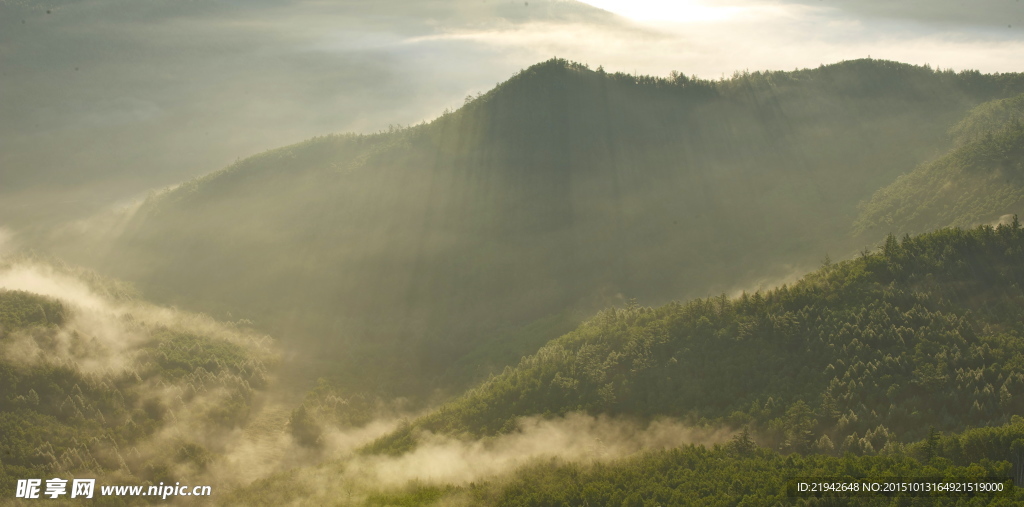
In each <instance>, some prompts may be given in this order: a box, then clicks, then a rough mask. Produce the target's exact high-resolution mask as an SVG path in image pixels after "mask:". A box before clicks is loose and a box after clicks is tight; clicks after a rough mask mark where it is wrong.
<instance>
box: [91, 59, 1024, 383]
mask: <svg viewBox="0 0 1024 507" xmlns="http://www.w3.org/2000/svg"><path fill="white" fill-rule="evenodd" d="M1022 89H1024V81H1022V79H1021V77H1020V76H1018V75H1015V74H1006V75H982V74H980V73H977V72H962V73H954V72H950V71H942V72H939V71H935V70H932V69H930V68H927V67H916V66H911V65H904V64H899V63H894V62H888V61H879V60H857V61H850V62H843V63H839V64H835V65H829V66H822V67H820V68H817V69H808V70H799V71H793V72H757V73H743V74H737V75H736V76H734V77H733V78H731V79H723V80H720V81H704V80H699V79H693V78H688V77H686V76H685V75H681V74H678V73H677V74H674V75H673V76H672V77H670V78H654V77H649V76H633V75H627V74H623V73H614V74H613V73H607V72H605V71H604V70H603V69H600V68H598V69H597V70H592V69H589V68H587V67H586V66H584V65H580V64H575V63H570V62H566V61H564V60H551V61H548V62H544V63H541V64H538V65H535V66H533V67H530V68H529V69H526V70H524V71H522V72H520V73H519V74H517V75H516V76H514V77H512V78H511V79H509V80H508V81H506V82H504V83H501V84H500V85H498V86H497V87H496V88H495V89H493V90H491V91H489V92H487V93H486V94H481V95H479V96H477V97H475V98H474V97H467V101H466V104H465V105H464V106H463V107H461V108H460V109H459V110H457V111H454V112H446V113H445V114H444V115H442V116H441V117H439V118H438V119H436V120H434V121H432V122H430V123H429V124H423V125H419V126H415V127H409V128H404V127H396V128H395V129H393V130H392V131H389V132H386V133H379V134H375V135H363V136H357V135H341V136H327V137H323V138H317V139H312V140H310V141H307V142H304V143H300V144H298V145H294V146H289V147H285V148H281V149H278V150H273V151H270V152H267V153H264V154H261V155H258V156H254V157H251V158H249V159H246V160H243V161H240V162H238V163H237V164H235V165H233V166H231V167H229V168H227V169H225V170H223V171H219V172H217V173H214V174H211V175H209V176H206V177H203V178H200V179H197V180H194V181H191V182H188V183H185V184H183V185H181V186H180V187H178V188H175V189H173V190H170V191H167V192H164V193H161V194H159V195H154V196H153V197H151V198H150V199H148V200H147V201H146V202H145V203H144V204H143V205H142V207H141V208H140V209H139V210H138V212H137V213H136V214H135V215H134V217H133V218H132V219H131V220H130V221H129V223H128V224H127V225H126V227H125V229H124V231H123V233H122V234H121V235H120V236H119V237H118V239H117V240H116V241H114V242H112V244H110V245H108V247H107V248H106V249H101V250H100V251H97V252H94V253H95V254H96V255H97V258H95V259H93V260H92V262H93V263H94V265H102V266H103V267H104V269H105V270H106V272H108V273H112V274H114V275H116V276H118V277H122V278H125V279H127V280H130V281H132V282H134V283H136V284H137V285H138V287H139V288H140V289H141V290H142V291H143V292H144V293H146V294H147V296H148V297H152V298H155V299H156V300H158V301H160V302H163V303H167V304H176V305H179V306H182V307H185V308H190V309H201V310H203V311H208V312H212V313H214V314H215V315H219V316H225V317H229V316H233V317H230V318H237V317H244V318H246V319H249V320H252V321H254V322H256V324H257V325H259V326H262V328H263V329H266V330H269V331H271V332H272V333H273V334H275V335H280V336H289V337H290V338H289V339H290V340H291V341H292V343H293V345H294V347H293V350H295V351H296V352H297V362H295V363H294V364H295V365H297V371H300V372H302V374H304V375H328V376H331V377H332V378H334V380H335V381H336V382H337V384H338V385H341V386H345V388H346V389H349V390H351V391H365V392H373V393H377V394H383V395H386V396H391V395H394V394H406V395H413V396H416V397H423V396H425V395H426V394H427V393H430V392H433V390H434V389H436V388H438V387H440V388H442V389H446V390H448V392H457V390H458V389H460V388H461V387H463V386H467V385H471V383H472V382H473V381H475V380H478V379H480V378H481V377H480V375H481V374H483V375H486V373H488V372H496V371H500V368H501V367H502V366H503V365H504V364H508V363H507V362H505V361H506V360H502V359H500V358H511V361H515V360H516V358H518V357H521V356H522V355H523V354H527V353H530V352H532V351H533V350H535V348H534V347H535V345H534V344H536V343H538V342H543V341H546V340H548V339H551V338H554V337H555V336H557V334H530V333H526V334H527V335H529V336H524V334H523V332H521V331H517V330H521V329H535V330H538V332H540V333H546V332H547V331H543V329H545V328H550V326H545V325H544V324H543V322H545V321H546V319H548V320H549V319H551V318H552V316H557V315H571V316H573V318H575V319H577V320H576V321H577V322H578V319H579V317H578V316H579V315H587V314H591V313H592V312H593V311H595V310H596V309H598V308H602V307H607V306H609V305H611V304H616V303H619V302H621V301H623V297H636V298H638V299H639V300H640V301H641V302H643V303H655V302H657V303H660V302H663V301H667V300H669V299H672V298H680V297H692V296H701V295H706V294H708V293H715V292H719V291H723V290H731V289H732V288H733V287H735V286H736V285H737V284H740V283H749V281H750V280H752V279H761V280H763V279H765V278H766V277H767V278H770V277H773V276H782V275H784V274H787V273H788V271H789V270H790V269H791V266H795V265H800V264H801V263H804V262H813V260H814V259H820V257H821V256H822V255H823V254H824V253H825V251H826V249H838V250H839V251H846V249H848V248H850V247H849V239H848V230H849V224H850V223H851V222H852V220H853V218H854V217H855V216H856V204H857V203H858V202H860V201H861V200H863V199H866V198H868V197H869V196H870V195H871V194H872V193H873V192H874V191H875V190H876V189H878V188H879V187H881V186H882V185H884V184H886V183H887V182H891V181H892V180H893V179H894V178H895V177H896V175H898V174H901V173H902V172H904V171H906V169H907V168H909V167H913V166H914V165H915V164H917V163H919V162H920V161H921V160H924V159H926V158H929V157H931V156H934V155H935V154H937V153H940V152H941V150H942V149H943V148H944V144H945V142H946V140H945V132H946V130H947V129H948V128H949V126H951V125H953V124H954V123H955V122H956V121H957V120H959V119H960V118H961V117H962V115H963V114H964V113H965V112H967V111H968V110H969V109H970V108H972V107H974V106H975V105H977V104H979V103H981V102H984V101H987V100H991V99H995V98H1001V97H1006V96H1010V95H1013V94H1016V93H1020V91H1021V90H1022ZM833 251H835V250H833ZM98 259H99V260H98ZM531 324H532V327H531ZM499 334H501V335H510V336H521V337H523V339H522V340H507V341H505V342H503V343H501V344H495V343H494V340H490V339H489V338H488V337H493V336H496V335H499ZM482 349H483V350H482ZM492 349H495V350H492ZM496 349H501V350H496ZM472 357H476V358H484V359H485V360H481V361H480V362H473V361H470V360H468V359H467V358H472ZM503 363H504V364H503ZM762 401H764V400H762Z"/></svg>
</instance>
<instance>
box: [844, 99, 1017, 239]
mask: <svg viewBox="0 0 1024 507" xmlns="http://www.w3.org/2000/svg"><path fill="white" fill-rule="evenodd" d="M950 133H951V134H952V138H953V149H951V150H950V151H949V153H947V154H946V155H944V156H943V157H941V158H939V159H938V160H935V161H933V162H930V163H927V164H922V165H920V166H918V167H917V168H915V169H914V170H913V171H911V172H909V173H907V174H905V175H903V176H900V177H899V178H898V179H897V180H896V181H895V182H893V183H892V184H890V185H888V186H886V187H884V188H882V189H880V190H879V191H878V192H876V193H875V195H874V196H872V198H871V199H870V200H869V201H867V202H866V203H865V204H864V205H863V207H862V212H861V216H860V217H859V218H858V220H857V223H856V224H855V228H856V229H857V230H858V231H859V232H862V233H868V234H871V233H876V234H877V232H878V231H883V232H888V231H892V232H895V233H899V234H902V233H904V232H911V233H916V232H924V231H928V230H932V229H936V228H939V227H972V226H974V225H977V224H979V223H993V222H995V221H996V220H998V219H1000V217H1001V216H1008V215H1011V214H1018V213H1021V212H1024V95H1019V96H1017V97H1013V98H1009V99H1002V100H996V101H992V102H986V103H985V104H982V105H980V106H978V107H976V108H975V109H974V110H972V111H971V113H970V114H969V115H967V117H966V118H964V119H963V120H961V121H960V122H959V123H957V124H956V125H955V126H954V127H953V129H951V131H950Z"/></svg>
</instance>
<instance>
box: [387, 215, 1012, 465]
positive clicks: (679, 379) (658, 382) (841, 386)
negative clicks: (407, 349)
mask: <svg viewBox="0 0 1024 507" xmlns="http://www.w3.org/2000/svg"><path fill="white" fill-rule="evenodd" d="M1022 322H1024V230H1022V229H1021V227H1020V224H1019V223H1017V222H1016V221H1014V222H1013V223H1012V224H1010V225H1001V226H999V227H997V228H992V227H988V226H985V227H981V228H977V229H974V230H970V231H963V230H959V229H948V230H944V231H939V232H935V233H930V234H925V235H922V236H918V237H915V238H906V239H904V240H902V241H898V240H896V239H895V238H894V237H892V236H890V237H889V239H888V241H887V242H886V244H885V246H884V247H883V249H882V250H881V251H880V252H877V253H872V254H865V255H863V256H861V257H860V258H858V259H854V260H850V261H845V262H842V263H840V264H832V265H827V266H825V267H823V268H821V269H820V270H818V271H816V272H814V273H811V274H809V275H807V276H806V277H805V278H804V279H802V280H801V281H800V282H798V283H796V284H793V285H792V286H785V285H783V286H782V287H780V288H777V289H774V290H771V291H767V292H756V293H753V294H743V295H742V296H740V297H738V298H735V299H730V298H727V297H725V296H722V297H715V298H708V299H697V300H693V301H689V302H687V303H685V304H680V303H672V304H669V305H666V306H663V307H660V308H656V309H652V308H643V307H639V306H631V307H627V308H626V309H610V310H607V311H605V312H602V313H601V314H599V315H598V316H597V317H595V318H594V319H592V320H590V321H588V322H587V323H585V324H584V325H582V326H581V327H580V328H579V329H577V330H576V331H573V332H571V333H569V334H567V335H565V336H563V337H561V338H559V339H557V340H554V341H552V342H551V343H549V344H548V345H546V346H545V347H543V348H542V349H541V350H540V351H538V352H537V353H536V354H534V355H532V356H529V357H525V358H523V360H522V361H521V362H520V363H519V365H518V366H516V367H514V368H507V369H506V370H505V371H504V372H503V373H502V374H500V375H498V376H495V377H493V378H491V379H490V380H488V381H486V382H484V383H483V384H481V385H479V386H478V387H476V388H474V389H472V390H470V391H468V392H467V393H466V394H464V395H463V396H462V397H461V398H459V399H457V400H455V401H453V402H451V403H449V404H446V405H444V406H442V407H440V408H439V409H438V410H436V411H435V412H433V413H432V414H430V415H427V416H424V417H422V418H420V419H419V420H416V421H413V422H412V423H411V424H409V425H407V426H406V427H404V428H402V429H400V430H399V431H397V432H395V433H393V434H391V435H389V436H388V437H385V438H382V439H380V440H378V441H377V442H376V443H375V444H374V445H372V446H371V447H370V448H369V450H370V451H375V452H389V453H401V452H404V451H406V450H408V449H410V448H413V447H414V446H415V445H416V441H417V438H418V435H419V434H420V433H421V432H423V431H429V432H434V433H444V434H449V435H467V436H470V437H474V438H479V437H484V436H490V435H496V434H500V433H507V432H512V431H515V430H516V428H517V421H518V419H519V418H520V417H524V416H530V415H548V416H557V415H562V414H566V413H568V412H572V411H584V412H587V413H590V414H609V415H625V416H631V417H639V418H644V419H651V418H655V417H659V416H669V417H675V418H680V419H684V420H687V421H689V422H690V423H692V424H694V425H703V424H711V425H716V426H725V427H732V428H734V429H736V430H739V429H747V430H749V431H750V433H751V435H752V436H753V437H754V439H755V440H757V441H758V442H760V443H761V444H763V445H765V446H767V447H769V448H773V449H776V450H778V451H781V452H785V453H790V452H798V453H801V454H807V453H826V454H828V453H843V452H847V451H849V452H853V453H855V454H876V453H886V452H890V451H892V450H893V449H897V448H899V446H900V445H901V444H902V443H908V442H913V441H915V440H921V439H924V438H926V437H927V436H928V433H929V431H930V429H931V430H934V429H937V430H939V431H962V430H964V429H966V428H970V427H982V426H997V425H1000V424H1006V423H1008V422H1010V420H1011V416H1014V415H1015V414H1019V413H1020V411H1021V410H1022V409H1024V361H1022V360H1024V340H1022V337H1024V325H1022Z"/></svg>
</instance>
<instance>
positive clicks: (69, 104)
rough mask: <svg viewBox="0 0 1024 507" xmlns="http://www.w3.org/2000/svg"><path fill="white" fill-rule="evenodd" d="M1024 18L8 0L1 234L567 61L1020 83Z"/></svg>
mask: <svg viewBox="0 0 1024 507" xmlns="http://www.w3.org/2000/svg"><path fill="white" fill-rule="evenodd" d="M587 4H591V5H587ZM593 6H596V7H600V9H598V8H595V7H593ZM601 9H604V10H601ZM1022 12H1024V7H1022V4H1021V3H1020V2H1019V1H1018V0H982V1H972V2H962V1H945V2H943V1H923V0H918V1H908V2H889V1H864V0H856V1H855V0H848V1H844V0H790V1H768V0H764V1H757V0H739V1H710V0H709V1H706V2H697V1H690V0H678V1H672V2H668V1H657V0H593V1H591V2H587V3H586V4H584V3H580V2H574V1H569V0H529V1H522V0H519V1H509V0H427V1H409V0H376V1H371V0H366V1H327V0H291V1H289V0H245V1H242V0H0V227H3V226H7V227H12V228H14V229H15V230H16V229H17V228H19V227H22V226H24V225H26V224H48V223H53V222H57V221H61V220H67V219H70V218H75V217H78V216H82V215H86V214H89V213H92V212H94V211H96V210H97V209H98V208H100V207H103V206H108V205H110V204H112V203H116V202H123V201H125V200H126V199H130V198H132V197H134V196H138V195H140V194H142V193H144V192H145V191H146V190H147V189H150V188H153V187H157V186H163V185H168V184H173V183H175V182H178V181H181V180H183V179H187V178H190V177H193V176H196V175H200V174H204V173H207V172H210V171H213V170H216V169H219V168H221V167H223V166H224V165H226V164H228V163H230V162H232V161H234V160H235V159H236V158H239V157H245V156H248V155H252V154H254V153H258V152H260V151H263V150H265V149H269V148H274V147H278V146H281V145H285V144H289V143H293V142H297V141H300V140H302V139H305V138H308V137H311V136H314V135H320V134H326V133H331V132H345V131H357V132H368V131H374V130H378V129H386V128H387V126H388V125H389V124H398V123H400V124H409V123H415V122H419V121H423V120H428V119H431V118H433V117H435V116H436V115H438V114H439V113H440V112H441V111H443V110H444V109H445V108H449V107H450V108H454V107H458V106H459V105H460V104H461V103H462V99H463V98H464V97H465V96H466V95H467V94H470V93H474V94H475V93H476V92H482V91H486V90H488V89H490V88H491V87H493V86H494V85H495V83H497V82H499V81H503V80H505V79H507V78H508V77H510V75H511V74H513V73H514V72H516V71H518V70H519V69H521V68H525V67H527V66H529V65H531V64H533V63H536V62H538V61H541V60H545V59H547V58H550V57H552V56H559V57H563V58H568V59H570V60H576V61H582V62H584V63H588V64H590V65H591V66H592V67H596V66H598V65H603V66H604V67H605V68H606V69H608V70H611V71H625V72H640V73H650V74H658V75H666V74H668V72H669V71H671V70H679V71H682V72H684V73H686V74H697V75H699V76H702V77H709V78H718V77H721V76H723V75H725V76H728V75H731V74H732V72H733V71H735V70H744V69H749V70H760V69H784V70H791V69H794V68H797V67H815V66H818V65H819V64H822V63H832V62H836V61H840V60H843V59H853V58H861V57H866V56H868V55H870V56H872V57H874V58H885V59H892V60H899V61H904V62H909V63H915V64H924V63H928V64H931V65H933V66H940V67H943V68H948V67H952V68H954V69H968V68H974V69H979V70H982V71H985V72H1003V71H1020V70H1024V69H1022V68H1021V67H1022V65H1021V64H1020V63H1019V62H1020V55H1024V16H1022Z"/></svg>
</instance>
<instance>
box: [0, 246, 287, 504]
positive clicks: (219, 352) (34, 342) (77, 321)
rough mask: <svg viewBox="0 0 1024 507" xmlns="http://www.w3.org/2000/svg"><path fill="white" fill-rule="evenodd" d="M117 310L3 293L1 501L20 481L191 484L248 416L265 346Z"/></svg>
mask: <svg viewBox="0 0 1024 507" xmlns="http://www.w3.org/2000/svg"><path fill="white" fill-rule="evenodd" d="M3 267H4V268H6V267H7V266H3ZM61 283H63V282H61ZM56 284H57V282H54V285H56ZM96 301H98V299H96V300H93V301H92V302H93V303H95V302H96ZM121 309H122V310H125V309H131V310H132V312H124V313H118V312H114V311H111V310H110V308H108V307H107V306H102V307H100V306H97V305H95V304H93V305H90V306H87V307H86V306H80V305H78V304H76V303H74V302H67V301H59V300H55V299H52V298H49V297H44V296H41V295H38V294H34V293H30V292H24V291H13V290H6V289H3V288H0V457H2V459H0V495H3V497H4V498H5V500H6V499H10V498H14V493H15V485H16V483H17V481H18V480H21V479H26V478H40V477H55V476H56V477H61V478H65V479H70V478H71V477H77V478H81V477H89V478H98V479H99V482H100V483H102V482H104V481H111V482H115V483H118V484H133V485H147V486H148V485H153V484H157V483H160V482H162V481H166V482H167V483H171V482H174V481H182V482H184V481H185V480H188V479H197V478H198V477H200V476H202V475H203V474H204V472H205V471H206V468H207V466H208V465H210V464H211V463H213V462H214V461H215V460H217V459H219V458H221V456H222V454H223V451H224V450H225V447H226V446H227V442H228V441H229V440H230V439H229V438H228V436H229V435H231V434H232V432H237V428H238V427H239V426H241V425H243V424H244V423H245V422H246V421H247V420H248V419H249V417H250V415H251V412H252V411H253V405H254V402H255V399H256V397H257V396H258V395H259V394H260V392H261V391H264V389H265V388H266V387H267V376H268V372H269V366H271V365H272V363H273V361H274V360H275V355H274V354H273V353H272V351H271V349H270V347H269V340H268V339H265V337H259V336H257V335H254V334H252V333H249V332H248V331H246V330H244V329H239V328H238V327H237V326H232V325H218V324H215V323H213V322H211V321H210V320H209V319H208V318H201V317H197V316H185V315H181V314H178V313H174V312H170V311H169V310H166V309H153V308H151V307H148V306H146V305H143V304H125V305H124V306H123V307H122V308H121ZM196 482H197V483H198V482H199V481H198V480H196ZM97 494H98V487H97ZM8 501H10V500H8Z"/></svg>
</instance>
